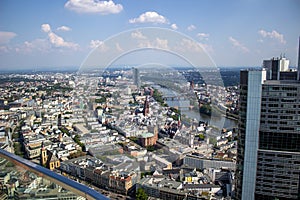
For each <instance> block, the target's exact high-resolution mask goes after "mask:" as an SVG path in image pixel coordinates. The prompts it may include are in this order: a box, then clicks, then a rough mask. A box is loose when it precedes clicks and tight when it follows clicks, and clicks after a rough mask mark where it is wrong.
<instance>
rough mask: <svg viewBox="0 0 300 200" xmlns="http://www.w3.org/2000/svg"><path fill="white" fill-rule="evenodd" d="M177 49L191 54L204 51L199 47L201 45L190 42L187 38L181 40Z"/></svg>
mask: <svg viewBox="0 0 300 200" xmlns="http://www.w3.org/2000/svg"><path fill="white" fill-rule="evenodd" d="M176 49H178V50H181V51H184V52H185V51H190V52H201V51H202V48H201V46H200V45H199V43H197V42H195V41H193V40H190V39H186V38H183V39H182V40H181V42H180V44H179V46H178V47H177V48H176Z"/></svg>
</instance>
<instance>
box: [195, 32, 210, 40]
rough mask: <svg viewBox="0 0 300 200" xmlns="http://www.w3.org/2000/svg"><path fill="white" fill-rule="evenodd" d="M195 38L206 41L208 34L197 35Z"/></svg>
mask: <svg viewBox="0 0 300 200" xmlns="http://www.w3.org/2000/svg"><path fill="white" fill-rule="evenodd" d="M197 36H198V37H199V39H200V40H208V37H209V34H208V33H198V34H197Z"/></svg>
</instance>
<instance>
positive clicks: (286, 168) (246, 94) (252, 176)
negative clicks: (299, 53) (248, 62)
mask: <svg viewBox="0 0 300 200" xmlns="http://www.w3.org/2000/svg"><path fill="white" fill-rule="evenodd" d="M287 63H288V62H287V60H286V59H285V58H282V57H281V58H273V59H271V60H269V61H264V66H263V69H262V70H259V71H249V70H248V71H241V80H240V120H239V140H238V156H237V171H236V177H237V182H236V189H237V190H236V198H237V199H243V200H244V199H265V200H268V199H270V200H271V199H272V200H274V199H280V200H281V199H283V200H285V199H300V80H299V77H298V78H297V71H296V70H294V71H293V70H290V69H288V68H287V67H286V64H287ZM283 65H284V66H283Z"/></svg>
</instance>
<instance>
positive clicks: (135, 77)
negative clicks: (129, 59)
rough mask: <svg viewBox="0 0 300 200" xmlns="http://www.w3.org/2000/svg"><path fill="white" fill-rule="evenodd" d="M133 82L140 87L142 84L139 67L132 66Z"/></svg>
mask: <svg viewBox="0 0 300 200" xmlns="http://www.w3.org/2000/svg"><path fill="white" fill-rule="evenodd" d="M132 72H133V83H134V84H135V85H136V86H137V87H138V88H139V87H140V86H141V78H140V71H139V69H138V68H132Z"/></svg>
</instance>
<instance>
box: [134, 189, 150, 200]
mask: <svg viewBox="0 0 300 200" xmlns="http://www.w3.org/2000/svg"><path fill="white" fill-rule="evenodd" d="M135 198H136V199H137V200H147V199H148V195H147V194H146V192H145V191H144V190H143V188H139V189H138V190H137V192H136V195H135Z"/></svg>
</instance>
